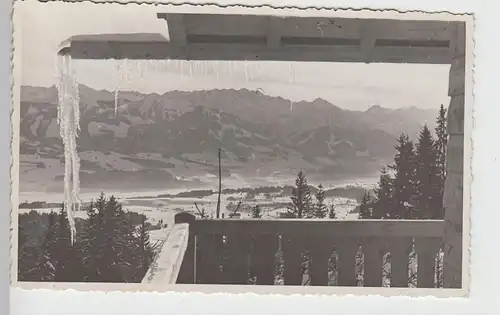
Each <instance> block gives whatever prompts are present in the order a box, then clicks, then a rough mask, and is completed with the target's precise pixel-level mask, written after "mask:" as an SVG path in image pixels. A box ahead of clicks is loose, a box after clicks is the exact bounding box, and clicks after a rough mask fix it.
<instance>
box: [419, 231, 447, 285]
mask: <svg viewBox="0 0 500 315" xmlns="http://www.w3.org/2000/svg"><path fill="white" fill-rule="evenodd" d="M441 244H442V239H441V238H431V237H419V238H417V239H415V248H416V251H417V255H418V266H417V271H418V274H417V286H418V287H419V288H434V279H435V275H436V270H435V259H436V255H437V253H438V251H439V248H440V247H441Z"/></svg>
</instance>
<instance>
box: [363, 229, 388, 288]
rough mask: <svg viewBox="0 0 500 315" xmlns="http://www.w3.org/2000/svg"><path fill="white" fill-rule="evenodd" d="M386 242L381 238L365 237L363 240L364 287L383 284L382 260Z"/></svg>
mask: <svg viewBox="0 0 500 315" xmlns="http://www.w3.org/2000/svg"><path fill="white" fill-rule="evenodd" d="M385 250H386V244H385V242H384V241H383V239H381V238H365V239H363V241H362V251H363V255H364V268H365V270H364V278H363V286H364V287H381V286H382V262H383V256H384V254H385Z"/></svg>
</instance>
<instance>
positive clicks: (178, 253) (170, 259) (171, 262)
mask: <svg viewBox="0 0 500 315" xmlns="http://www.w3.org/2000/svg"><path fill="white" fill-rule="evenodd" d="M188 240H189V224H188V223H179V224H175V225H174V226H173V227H172V228H171V229H170V231H169V232H168V233H167V236H166V238H165V241H164V243H163V246H162V247H161V249H160V251H159V253H158V255H157V256H156V258H155V260H154V261H153V263H152V264H151V266H150V267H149V269H148V271H147V273H146V275H145V276H144V278H143V280H142V283H147V284H155V285H167V284H174V283H176V282H177V277H178V275H179V271H180V268H181V266H182V261H183V258H184V254H185V252H186V248H187V245H188Z"/></svg>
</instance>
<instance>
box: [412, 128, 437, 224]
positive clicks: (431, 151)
mask: <svg viewBox="0 0 500 315" xmlns="http://www.w3.org/2000/svg"><path fill="white" fill-rule="evenodd" d="M415 179H416V207H417V209H418V211H419V212H420V215H419V218H422V219H438V218H439V217H440V216H441V212H442V211H441V208H442V205H441V187H440V175H439V167H438V165H437V153H436V148H435V145H434V139H433V138H432V134H431V132H430V130H429V128H427V126H424V127H423V128H422V131H421V132H420V135H419V138H418V143H417V150H416V156H415Z"/></svg>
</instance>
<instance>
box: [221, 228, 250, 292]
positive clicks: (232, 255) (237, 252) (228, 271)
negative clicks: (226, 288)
mask: <svg viewBox="0 0 500 315" xmlns="http://www.w3.org/2000/svg"><path fill="white" fill-rule="evenodd" d="M249 245H250V237H249V236H247V235H244V234H232V235H228V249H229V250H228V252H229V257H228V260H227V263H226V264H225V266H224V267H225V268H224V279H225V281H224V283H226V284H247V282H248V269H249V265H248V251H249Z"/></svg>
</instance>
